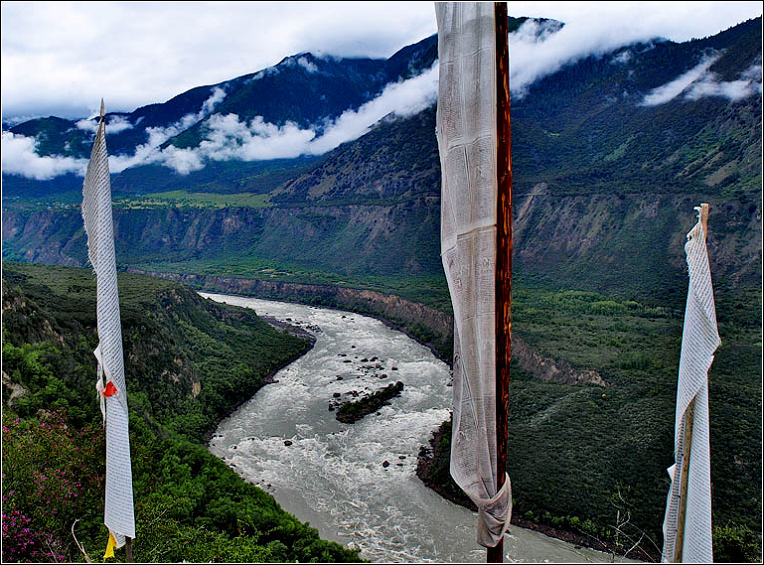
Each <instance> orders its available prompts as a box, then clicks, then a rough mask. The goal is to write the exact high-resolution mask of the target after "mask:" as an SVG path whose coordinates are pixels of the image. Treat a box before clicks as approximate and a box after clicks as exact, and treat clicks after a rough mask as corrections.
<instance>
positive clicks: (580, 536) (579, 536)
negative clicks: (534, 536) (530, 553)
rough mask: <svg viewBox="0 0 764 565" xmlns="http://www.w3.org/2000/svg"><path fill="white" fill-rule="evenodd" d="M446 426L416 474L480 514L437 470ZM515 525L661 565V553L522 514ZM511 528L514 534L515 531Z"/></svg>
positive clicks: (446, 440) (422, 452) (421, 458)
mask: <svg viewBox="0 0 764 565" xmlns="http://www.w3.org/2000/svg"><path fill="white" fill-rule="evenodd" d="M443 427H444V426H440V427H439V428H437V429H436V430H434V431H433V433H432V436H431V437H430V441H429V447H425V446H422V448H421V449H420V450H419V455H418V457H417V467H416V474H417V477H419V479H420V480H421V481H422V482H423V483H424V484H425V485H426V486H427V487H428V488H430V489H432V490H433V491H435V492H436V493H438V494H439V495H440V496H442V497H443V498H445V499H446V500H449V501H450V502H453V503H454V504H458V505H459V506H463V507H464V508H467V509H469V510H472V511H473V512H477V507H476V506H475V504H474V503H473V502H472V501H471V500H470V499H469V497H467V495H465V494H464V492H462V490H461V489H460V488H459V487H458V486H457V485H456V483H454V482H453V479H451V478H450V476H448V477H437V476H435V475H436V474H437V471H436V470H435V469H434V468H435V465H434V463H435V461H436V460H437V459H438V458H440V457H447V454H445V453H442V452H441V449H440V448H441V447H442V446H444V445H445V444H448V446H449V447H448V448H449V449H450V438H444V433H449V434H450V430H451V427H450V426H447V430H446V431H445V432H444V430H443ZM438 479H440V480H438ZM510 524H511V526H518V527H520V528H525V529H526V530H532V531H535V532H539V533H541V534H544V535H545V536H549V537H551V538H555V539H559V540H561V541H564V542H566V543H570V544H573V545H574V546H575V547H576V548H581V547H587V548H589V549H593V550H596V551H601V552H603V553H608V554H610V555H611V556H613V558H615V556H622V557H628V558H629V559H635V560H639V561H645V562H649V563H652V562H658V561H660V554H659V553H656V554H652V555H651V554H649V553H647V552H646V551H644V550H643V549H642V548H641V547H640V548H638V549H630V548H629V547H617V546H616V545H615V544H614V543H612V542H606V541H602V540H600V539H597V538H595V537H594V536H591V535H588V534H585V533H583V532H573V531H571V530H565V529H561V528H555V527H553V526H551V525H549V524H541V523H538V522H535V521H533V520H529V519H527V518H525V517H523V516H520V515H518V513H517V512H514V513H513V514H512V519H511V522H510ZM511 526H510V532H511Z"/></svg>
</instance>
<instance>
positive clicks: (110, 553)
mask: <svg viewBox="0 0 764 565" xmlns="http://www.w3.org/2000/svg"><path fill="white" fill-rule="evenodd" d="M115 547H117V540H115V539H114V534H112V533H111V531H110V532H109V543H107V544H106V553H104V554H103V558H104V559H107V558H109V557H114V548H115Z"/></svg>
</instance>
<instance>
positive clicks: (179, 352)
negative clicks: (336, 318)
mask: <svg viewBox="0 0 764 565" xmlns="http://www.w3.org/2000/svg"><path fill="white" fill-rule="evenodd" d="M119 285H120V308H121V315H122V328H123V339H124V350H125V359H126V367H127V374H126V377H127V386H128V395H129V396H128V402H129V407H130V445H131V451H132V454H131V456H132V466H133V467H132V471H133V488H134V496H135V515H136V528H137V531H136V539H135V541H134V544H133V548H134V549H133V551H134V558H135V559H136V560H137V561H144V562H157V561H162V562H180V561H195V562H220V563H226V562H288V561H296V560H299V561H304V562H336V561H341V562H354V561H362V560H361V559H360V557H359V554H358V551H356V550H351V549H346V548H344V547H342V546H341V545H339V544H337V543H334V542H328V541H325V540H322V539H321V538H320V537H319V535H318V532H317V530H316V529H315V528H313V527H311V526H310V525H309V524H307V523H303V522H300V521H299V520H298V519H296V518H295V517H294V516H292V515H291V514H289V513H287V512H285V511H284V510H282V509H281V507H280V506H279V505H278V503H276V501H275V500H274V499H273V498H272V497H271V496H270V495H269V494H267V493H265V492H264V491H262V490H261V489H259V488H258V487H256V486H254V485H251V484H249V483H246V482H245V481H243V480H241V479H240V478H239V476H238V475H237V474H236V473H235V472H234V471H233V470H232V469H230V468H229V467H228V466H227V465H226V464H225V463H224V462H223V461H221V460H220V459H218V458H217V457H215V456H214V455H212V454H211V453H209V451H208V450H207V449H206V447H205V438H206V437H208V436H209V435H210V434H211V433H212V431H213V430H214V427H215V426H216V424H217V422H218V421H219V420H220V419H221V418H222V417H224V416H225V415H226V414H227V413H229V412H230V411H231V410H232V409H233V408H234V407H236V406H237V405H238V404H240V403H241V402H243V401H245V400H247V399H249V398H250V397H251V396H252V395H253V394H254V393H255V391H257V390H258V389H259V388H260V387H261V386H263V385H265V384H267V382H268V381H269V376H270V375H272V374H273V373H274V372H275V371H276V370H277V369H279V368H280V367H282V366H284V365H285V364H287V363H289V362H290V361H291V360H292V359H294V358H295V357H296V356H299V355H300V354H302V353H303V352H304V351H305V350H306V349H307V348H308V347H309V346H310V345H309V342H308V341H306V340H302V339H299V338H297V337H294V336H292V335H290V334H288V333H286V332H284V331H279V330H276V329H274V328H272V327H270V326H269V325H268V324H266V323H265V322H263V321H262V320H260V319H259V318H258V317H257V316H256V315H255V314H254V312H252V311H250V310H244V309H240V308H234V307H230V306H226V305H221V304H216V303H213V302H211V301H208V300H205V299H202V298H201V297H199V296H198V295H197V294H196V293H195V292H193V291H192V290H191V289H189V288H188V287H185V286H183V285H179V284H176V283H171V282H167V281H162V280H159V279H153V278H150V277H145V276H139V275H129V274H124V273H123V274H120V277H119ZM95 324H96V320H95V280H94V275H93V273H92V272H91V271H89V270H85V269H77V268H67V267H49V266H44V265H23V264H13V263H3V415H2V418H3V422H2V425H3V443H2V461H3V480H2V491H3V492H2V496H3V546H2V551H3V561H4V562H22V561H33V562H34V561H48V562H72V561H74V562H78V561H83V560H84V559H85V558H84V555H83V554H82V553H81V552H80V549H78V547H77V543H76V542H75V536H76V539H77V540H78V541H79V543H80V544H81V546H82V548H83V549H84V551H85V552H86V553H87V555H88V556H89V558H90V559H92V560H95V559H99V560H100V556H101V553H100V552H101V551H103V550H104V549H105V547H106V542H107V538H108V530H107V529H106V527H105V526H104V524H103V508H104V506H103V504H104V477H105V443H104V432H103V427H102V423H101V414H100V410H99V405H98V399H97V397H96V394H95V389H94V383H95V378H96V372H95V369H96V366H95V358H94V357H93V354H92V351H93V349H94V348H95V346H96V345H97V338H96V332H95ZM73 534H74V535H73ZM116 555H117V557H116V560H117V561H122V560H124V551H118V552H116Z"/></svg>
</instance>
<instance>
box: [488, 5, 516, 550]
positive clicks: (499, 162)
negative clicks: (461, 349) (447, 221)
mask: <svg viewBox="0 0 764 565" xmlns="http://www.w3.org/2000/svg"><path fill="white" fill-rule="evenodd" d="M494 10H495V16H496V131H497V141H498V143H497V145H498V148H497V159H496V172H497V177H498V178H497V180H498V191H497V202H496V205H497V206H496V488H497V489H501V488H502V487H503V486H504V475H505V473H506V469H507V419H508V408H509V361H510V358H511V349H512V316H511V305H512V154H511V152H512V147H511V145H512V130H511V124H510V102H509V22H508V19H507V3H506V2H495V3H494ZM487 561H488V563H503V562H504V540H503V539H502V540H500V541H499V543H498V544H497V545H496V547H489V548H488V554H487Z"/></svg>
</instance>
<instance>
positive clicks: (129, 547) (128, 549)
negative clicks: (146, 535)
mask: <svg viewBox="0 0 764 565" xmlns="http://www.w3.org/2000/svg"><path fill="white" fill-rule="evenodd" d="M132 562H133V538H128V537H126V538H125V563H132Z"/></svg>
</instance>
